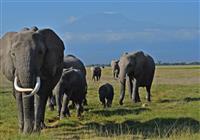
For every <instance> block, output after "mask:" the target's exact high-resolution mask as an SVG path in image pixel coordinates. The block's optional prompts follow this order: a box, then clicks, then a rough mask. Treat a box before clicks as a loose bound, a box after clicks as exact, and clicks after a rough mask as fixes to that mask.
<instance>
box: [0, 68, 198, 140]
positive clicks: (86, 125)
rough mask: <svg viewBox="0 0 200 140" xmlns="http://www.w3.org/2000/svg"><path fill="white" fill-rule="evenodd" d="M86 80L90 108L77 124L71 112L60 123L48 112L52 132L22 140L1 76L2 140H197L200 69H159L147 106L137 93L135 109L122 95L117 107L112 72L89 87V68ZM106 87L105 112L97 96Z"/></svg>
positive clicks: (9, 90)
mask: <svg viewBox="0 0 200 140" xmlns="http://www.w3.org/2000/svg"><path fill="white" fill-rule="evenodd" d="M87 79H88V85H89V87H88V94H87V97H88V104H89V105H88V106H86V107H85V111H84V113H83V117H82V118H81V119H78V118H77V117H76V111H75V110H71V115H72V117H71V118H66V119H64V120H58V119H57V118H56V115H57V112H56V111H53V112H51V111H50V110H49V109H48V108H47V110H46V119H45V121H46V124H47V125H48V126H50V128H48V129H45V130H42V132H41V134H40V135H38V134H32V135H31V136H26V135H23V134H19V133H18V125H17V110H16V103H15V100H14V98H13V97H12V86H11V84H10V82H8V81H7V80H5V78H4V77H3V76H2V75H0V139H1V140H4V139H5V140H7V139H12V140H13V139H33V140H35V139H40V140H46V139H47V140H49V139H52V140H54V139H66V140H67V139H70V140H76V139H92V140H101V139H104V140H107V139H108V140H110V139H114V140H118V139H119V140H120V139H123V140H132V139H134V140H135V139H170V140H171V139H175V140H176V139H177V140H179V139H181V140H197V139H200V133H199V132H200V131H199V130H200V66H157V67H156V73H155V78H154V81H153V87H152V102H151V103H148V102H146V100H145V95H146V93H145V89H143V88H141V89H140V97H141V100H142V102H141V103H136V104H135V103H133V102H132V101H131V99H130V98H129V95H128V93H126V97H125V101H124V105H123V106H120V105H119V104H118V100H119V83H118V81H117V80H114V79H113V78H112V74H111V69H110V68H107V67H106V68H105V69H103V74H102V79H101V80H100V82H93V81H91V73H90V69H89V68H88V70H87ZM106 82H109V83H111V84H112V85H113V86H114V89H115V97H114V101H113V105H112V108H109V109H103V107H102V105H101V104H100V102H99V99H98V92H97V91H98V88H99V86H100V85H101V84H103V83H106ZM143 104H146V105H145V106H143Z"/></svg>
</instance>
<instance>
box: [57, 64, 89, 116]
mask: <svg viewBox="0 0 200 140" xmlns="http://www.w3.org/2000/svg"><path fill="white" fill-rule="evenodd" d="M85 87H86V79H85V75H84V74H83V73H82V72H81V71H80V70H78V69H72V68H70V69H64V70H63V73H62V76H61V78H60V81H59V82H58V84H57V85H56V89H55V90H56V93H55V95H56V102H57V105H58V115H59V117H60V119H62V118H63V117H66V116H68V117H70V112H69V108H68V103H69V101H70V100H71V101H73V102H74V103H75V105H76V107H77V116H78V117H81V113H82V112H83V106H82V102H83V100H84V99H85V94H86V93H85Z"/></svg>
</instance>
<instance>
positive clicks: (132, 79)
mask: <svg viewBox="0 0 200 140" xmlns="http://www.w3.org/2000/svg"><path fill="white" fill-rule="evenodd" d="M119 67H120V73H119V79H120V92H121V95H120V101H119V103H120V105H122V104H123V99H124V95H125V86H126V79H127V78H128V80H129V86H128V87H129V88H130V89H129V92H130V96H131V98H132V100H133V101H134V102H140V97H139V87H146V90H147V100H148V101H151V99H150V96H151V84H152V81H153V77H154V71H155V63H154V60H153V58H152V57H151V56H149V55H147V54H144V53H143V52H142V51H138V52H135V53H128V54H124V55H122V56H121V58H120V61H119Z"/></svg>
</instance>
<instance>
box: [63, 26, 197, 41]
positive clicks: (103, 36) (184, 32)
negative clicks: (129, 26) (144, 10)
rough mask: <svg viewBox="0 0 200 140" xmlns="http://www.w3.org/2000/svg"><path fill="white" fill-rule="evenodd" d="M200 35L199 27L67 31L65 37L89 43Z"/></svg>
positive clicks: (189, 38) (173, 38)
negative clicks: (117, 30) (118, 30)
mask: <svg viewBox="0 0 200 140" xmlns="http://www.w3.org/2000/svg"><path fill="white" fill-rule="evenodd" d="M199 37H200V30H198V29H176V30H163V29H145V30H143V31H135V32H115V31H109V32H95V33H92V32H84V33H77V32H76V33H73V32H66V33H64V34H63V39H64V40H65V41H66V42H76V43H89V42H91V43H92V42H108V43H114V42H120V41H142V42H165V41H191V40H195V39H198V38H199Z"/></svg>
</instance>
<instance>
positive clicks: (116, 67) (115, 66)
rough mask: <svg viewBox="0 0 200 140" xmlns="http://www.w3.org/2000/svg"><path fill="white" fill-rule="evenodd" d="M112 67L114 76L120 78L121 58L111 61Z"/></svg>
mask: <svg viewBox="0 0 200 140" xmlns="http://www.w3.org/2000/svg"><path fill="white" fill-rule="evenodd" d="M111 68H112V73H113V78H118V75H119V60H112V61H111Z"/></svg>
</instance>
